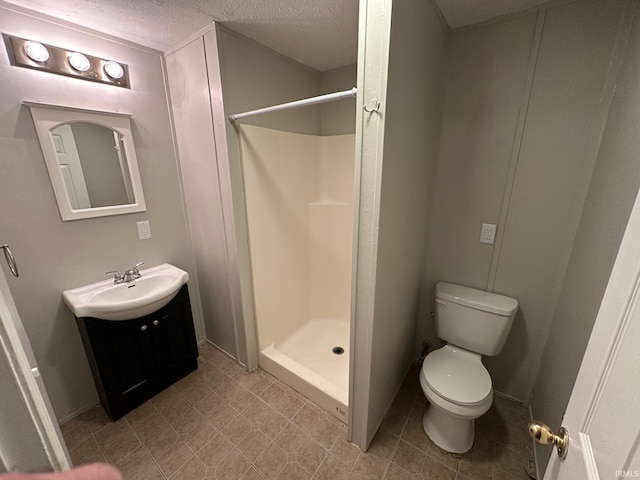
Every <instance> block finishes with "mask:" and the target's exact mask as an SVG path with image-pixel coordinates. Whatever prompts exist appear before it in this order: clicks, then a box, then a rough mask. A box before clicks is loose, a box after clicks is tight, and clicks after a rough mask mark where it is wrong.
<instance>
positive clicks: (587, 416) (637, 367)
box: [540, 195, 640, 480]
mask: <svg viewBox="0 0 640 480" xmlns="http://www.w3.org/2000/svg"><path fill="white" fill-rule="evenodd" d="M639 347H640V195H639V196H638V197H637V198H636V202H635V205H634V207H633V210H632V212H631V216H630V217H629V223H628V224H627V229H626V231H625V234H624V237H623V239H622V243H621V245H620V250H619V251H618V256H617V258H616V262H615V264H614V267H613V271H612V273H611V277H610V278H609V283H608V285H607V289H606V291H605V294H604V297H603V299H602V304H601V306H600V311H599V312H598V316H597V318H596V323H595V325H594V328H593V331H592V333H591V337H590V339H589V344H588V345H587V350H586V352H585V355H584V358H583V360H582V365H581V366H580V371H579V373H578V377H577V379H576V383H575V385H574V388H573V392H572V394H571V398H570V400H569V404H568V406H567V410H566V412H565V416H564V420H563V426H564V427H565V428H567V429H568V431H569V438H570V443H569V450H568V454H567V458H566V459H565V460H563V461H561V460H560V459H559V458H558V456H557V455H555V454H554V455H552V456H551V461H550V462H549V466H548V467H547V471H546V472H545V476H544V478H545V480H578V479H579V480H584V479H587V480H596V479H599V478H602V479H611V478H637V477H640V453H639V449H640V408H638V404H639V402H640V381H639V378H640V348H639ZM540 420H543V421H544V419H540ZM555 427H556V428H557V427H559V426H555Z"/></svg>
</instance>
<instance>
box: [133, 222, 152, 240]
mask: <svg viewBox="0 0 640 480" xmlns="http://www.w3.org/2000/svg"><path fill="white" fill-rule="evenodd" d="M136 226H137V227H138V239H140V240H147V239H148V238H151V224H150V223H149V220H145V221H144V222H136Z"/></svg>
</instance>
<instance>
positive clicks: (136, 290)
mask: <svg viewBox="0 0 640 480" xmlns="http://www.w3.org/2000/svg"><path fill="white" fill-rule="evenodd" d="M140 273H141V274H142V277H140V278H138V279H137V280H133V281H131V282H126V283H120V284H118V285H114V283H113V280H103V281H101V282H97V283H92V284H90V285H85V286H84V287H79V288H74V289H72V290H66V291H64V292H62V298H63V299H64V303H66V304H67V306H68V307H69V308H70V309H71V311H72V312H73V313H74V315H75V316H76V317H95V318H102V319H104V320H131V319H132V318H138V317H143V316H144V315H148V314H150V313H153V312H155V311H156V310H158V309H160V308H162V307H164V306H165V305H166V304H167V303H169V302H170V301H171V300H172V299H173V297H175V296H176V295H177V294H178V292H179V291H180V288H182V286H183V285H184V284H185V283H187V280H189V274H188V273H187V272H185V271H184V270H180V269H179V268H178V267H174V266H173V265H170V264H168V263H164V264H162V265H158V266H157V267H152V268H146V269H144V270H140Z"/></svg>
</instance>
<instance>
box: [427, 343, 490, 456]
mask: <svg viewBox="0 0 640 480" xmlns="http://www.w3.org/2000/svg"><path fill="white" fill-rule="evenodd" d="M420 385H421V387H422V391H423V392H424V394H425V396H426V397H427V400H428V401H429V406H428V407H427V410H426V412H425V414H424V417H423V419H422V425H423V427H424V430H425V432H426V433H427V435H429V438H431V440H432V441H433V442H434V443H435V444H436V445H438V446H439V447H440V448H442V449H443V450H446V451H448V452H453V453H464V452H466V451H468V450H469V449H470V448H471V447H472V446H473V440H474V436H475V428H474V420H475V419H476V418H478V417H480V416H481V415H483V414H484V413H486V412H487V410H489V408H490V407H491V403H492V402H493V388H492V387H491V377H490V376H489V372H487V370H486V368H485V367H484V365H482V362H481V356H480V355H478V354H475V353H473V352H468V351H466V350H463V349H460V348H457V347H455V346H452V345H445V346H444V347H442V348H440V349H438V350H436V351H434V352H432V353H431V354H430V355H428V356H427V357H426V358H425V360H424V362H423V363H422V368H421V370H420Z"/></svg>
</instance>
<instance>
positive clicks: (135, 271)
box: [132, 262, 144, 278]
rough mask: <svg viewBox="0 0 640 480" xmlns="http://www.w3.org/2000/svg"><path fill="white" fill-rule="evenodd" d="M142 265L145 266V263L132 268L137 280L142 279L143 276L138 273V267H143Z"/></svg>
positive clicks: (139, 263)
mask: <svg viewBox="0 0 640 480" xmlns="http://www.w3.org/2000/svg"><path fill="white" fill-rule="evenodd" d="M141 265H144V262H138V263H136V264H135V265H134V267H133V268H132V270H133V275H134V277H135V278H140V277H141V276H142V274H141V273H140V272H139V271H138V267H139V266H141Z"/></svg>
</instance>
